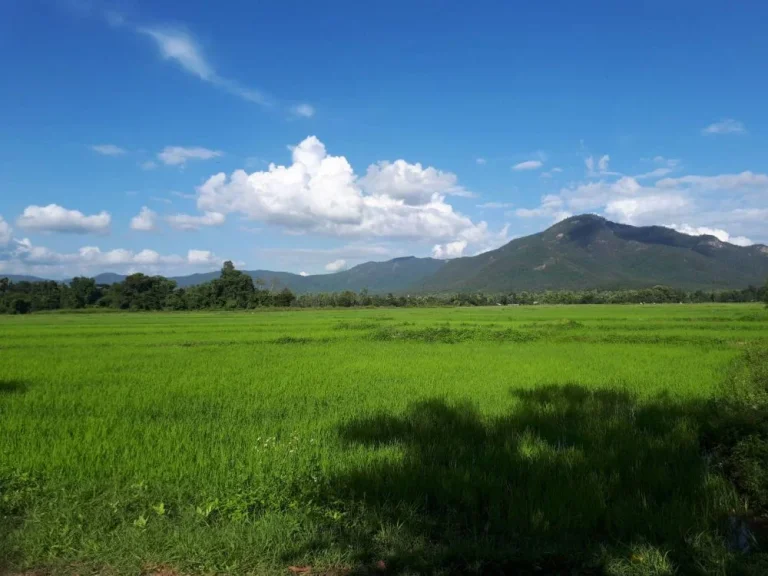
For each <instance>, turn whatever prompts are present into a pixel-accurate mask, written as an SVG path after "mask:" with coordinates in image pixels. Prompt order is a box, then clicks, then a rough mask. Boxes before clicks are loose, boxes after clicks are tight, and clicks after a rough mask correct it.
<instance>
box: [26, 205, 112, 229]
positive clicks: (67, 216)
mask: <svg viewBox="0 0 768 576" xmlns="http://www.w3.org/2000/svg"><path fill="white" fill-rule="evenodd" d="M111 220H112V217H111V216H110V215H109V213H108V212H104V211H102V212H99V213H98V214H94V215H93V216H86V215H84V214H83V213H82V212H80V211H78V210H67V209H66V208H62V207H61V206H59V205H57V204H49V205H48V206H27V207H26V208H25V209H24V212H23V213H22V215H21V216H19V218H18V220H17V221H16V224H17V225H18V226H19V228H23V229H25V230H34V231H37V232H64V233H70V234H91V233H92V234H105V233H107V232H108V231H109V224H110V222H111Z"/></svg>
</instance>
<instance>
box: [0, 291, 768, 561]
mask: <svg viewBox="0 0 768 576" xmlns="http://www.w3.org/2000/svg"><path fill="white" fill-rule="evenodd" d="M765 346H768V312H766V311H765V310H763V309H761V308H760V307H759V306H752V305H719V306H718V305H700V306H695V305H687V306H674V305H668V306H580V307H514V308H507V307H498V308H485V309H430V310H427V309H408V310H402V309H394V310H390V309H377V310H345V311H333V310H328V311H306V310H305V311H283V312H280V311H269V312H263V313H231V314H229V313H194V314H193V313H189V314H186V313H176V314H106V315H66V314H62V315H33V316H30V317H2V318H0V572H2V570H3V567H5V570H12V571H16V572H21V571H25V570H30V569H37V570H45V571H50V572H53V573H58V572H61V573H70V572H79V573H82V572H88V571H99V572H105V571H110V572H115V573H134V574H135V573H140V572H142V571H144V572H147V571H152V567H158V566H172V567H174V568H175V569H176V570H178V571H180V572H201V573H236V574H250V573H258V574H262V573H275V574H284V573H287V567H288V566H299V567H302V566H312V567H313V570H314V571H315V572H317V573H322V572H323V571H328V572H329V573H340V572H343V571H346V570H355V571H360V572H365V571H368V570H369V569H370V571H376V570H378V569H380V568H381V566H386V571H387V572H390V573H434V574H452V573H522V574H525V573H539V574H541V573H562V574H574V573H576V574H613V575H624V574H638V575H651V574H672V573H678V574H737V573H738V574H762V573H765V572H764V570H765V566H766V564H760V562H765V555H761V554H759V549H758V550H756V549H755V545H754V543H753V544H752V546H751V552H752V553H751V554H748V555H744V554H742V553H740V552H738V551H736V550H733V546H731V545H730V540H731V539H732V536H733V534H732V532H733V530H732V528H729V526H730V525H731V524H732V523H733V519H734V515H735V514H737V515H738V514H740V511H746V510H752V509H753V508H754V504H753V503H754V500H755V498H760V497H761V495H764V494H765V493H764V491H763V490H764V487H763V486H762V485H761V482H762V481H763V480H762V479H763V478H764V476H761V475H760V474H761V473H762V472H761V470H762V469H760V468H759V467H758V469H753V468H754V466H753V464H754V462H756V461H757V460H755V459H754V458H752V459H751V460H750V459H749V458H751V457H752V456H754V453H755V451H756V450H757V451H758V452H759V451H760V450H762V449H763V448H764V446H763V445H762V444H760V443H759V442H757V443H755V442H747V443H746V444H745V445H743V446H742V445H741V444H738V446H737V445H736V444H733V446H737V449H736V451H735V452H734V450H730V449H728V448H727V446H730V444H727V443H726V444H723V443H720V436H718V433H717V432H718V431H719V430H721V429H723V426H724V424H722V423H720V422H717V421H714V420H713V418H712V414H713V406H719V405H720V404H718V403H720V402H726V401H730V400H729V399H730V397H731V395H732V389H736V388H734V387H736V386H737V384H738V383H740V382H742V383H743V382H744V381H745V380H744V378H745V377H744V376H743V373H744V371H745V370H749V369H750V367H749V365H748V364H746V363H745V362H747V360H749V358H752V359H753V360H754V358H757V360H754V362H755V363H760V366H762V364H763V363H764V360H765V356H764V355H763V356H761V355H759V354H752V356H749V354H751V352H748V351H751V350H755V349H758V350H759V349H760V348H762V347H765ZM755 365H757V364H755ZM729 382H730V383H731V384H728V383H729ZM740 389H741V388H739V390H740ZM736 396H738V397H744V394H741V393H739V394H736V395H735V396H734V397H736ZM747 396H749V395H748V394H747ZM749 401H750V402H752V404H750V405H753V404H754V399H753V398H752V397H749ZM729 406H730V404H729ZM728 410H732V408H728V409H725V408H724V409H723V410H719V411H716V413H717V414H721V413H722V414H728ZM742 413H743V411H740V412H739V414H742ZM724 418H725V417H724ZM750 422H751V421H750ZM727 424H728V426H730V427H729V428H728V429H729V430H734V429H736V428H735V426H736V424H734V420H733V418H730V419H728V420H727ZM737 424H739V425H741V424H740V423H737ZM713 430H714V432H713ZM734 442H736V441H734ZM723 446H726V448H725V449H724V448H723ZM704 449H705V450H704ZM703 450H704V451H703ZM739 450H740V451H741V452H739ZM724 453H727V454H725V456H723V454H724ZM742 453H744V454H746V456H745V458H746V460H745V462H747V464H743V465H742V464H740V463H741V462H742V460H743V459H742V460H739V458H740V457H741V456H740V454H742ZM731 454H735V456H734V457H732V458H731V457H730V455H731ZM750 455H752V456H750ZM757 457H758V460H759V454H758V456H757ZM721 462H722V465H721V464H720V463H721ZM750 466H752V468H750ZM732 468H733V470H736V471H737V472H736V473H734V472H732V471H731V469H732ZM742 472H743V473H742ZM739 474H741V476H739ZM729 478H736V480H735V481H734V480H729ZM739 478H741V479H739ZM744 478H746V479H744ZM734 511H736V512H734ZM729 523H730V524H729ZM756 552H758V553H756ZM380 561H383V564H382V563H380ZM377 566H378V568H377ZM333 571H336V572H333Z"/></svg>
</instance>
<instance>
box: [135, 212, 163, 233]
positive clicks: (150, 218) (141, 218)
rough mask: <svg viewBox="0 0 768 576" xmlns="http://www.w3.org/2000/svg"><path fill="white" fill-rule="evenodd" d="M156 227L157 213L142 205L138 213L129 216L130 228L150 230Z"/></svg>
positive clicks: (142, 230)
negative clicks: (131, 216)
mask: <svg viewBox="0 0 768 576" xmlns="http://www.w3.org/2000/svg"><path fill="white" fill-rule="evenodd" d="M156 229H157V213H156V212H153V211H152V210H150V209H149V208H147V207H146V206H142V207H141V210H140V211H139V213H138V214H137V215H136V216H134V217H133V218H131V230H138V231H141V232H151V231H152V230H156Z"/></svg>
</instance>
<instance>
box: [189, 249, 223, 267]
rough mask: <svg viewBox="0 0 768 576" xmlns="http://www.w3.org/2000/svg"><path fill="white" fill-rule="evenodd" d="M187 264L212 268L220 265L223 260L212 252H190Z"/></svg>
mask: <svg viewBox="0 0 768 576" xmlns="http://www.w3.org/2000/svg"><path fill="white" fill-rule="evenodd" d="M187 262H189V263H190V264H193V265H195V266H201V265H204V266H210V265H214V264H219V263H220V262H221V259H219V258H217V257H216V255H215V254H214V253H213V252H211V251H210V250H190V251H188V252H187Z"/></svg>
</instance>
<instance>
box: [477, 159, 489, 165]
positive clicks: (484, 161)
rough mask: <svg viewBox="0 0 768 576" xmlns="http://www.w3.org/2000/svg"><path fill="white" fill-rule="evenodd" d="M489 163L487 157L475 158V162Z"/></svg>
mask: <svg viewBox="0 0 768 576" xmlns="http://www.w3.org/2000/svg"><path fill="white" fill-rule="evenodd" d="M487 163H488V160H486V159H485V158H475V164H478V165H480V166H484V165H486V164H487Z"/></svg>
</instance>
